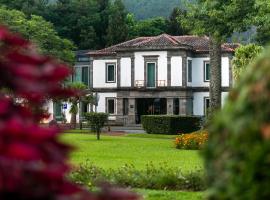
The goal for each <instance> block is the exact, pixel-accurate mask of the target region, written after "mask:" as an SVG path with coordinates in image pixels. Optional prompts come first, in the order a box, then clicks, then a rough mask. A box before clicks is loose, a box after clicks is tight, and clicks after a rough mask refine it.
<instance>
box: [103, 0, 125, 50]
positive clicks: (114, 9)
mask: <svg viewBox="0 0 270 200" xmlns="http://www.w3.org/2000/svg"><path fill="white" fill-rule="evenodd" d="M126 17H127V12H126V10H125V6H124V4H123V2H122V0H115V1H114V3H113V4H112V5H111V6H110V12H109V25H108V31H107V32H108V34H107V45H108V46H110V45H114V44H118V43H121V42H123V41H125V40H126V39H127V36H128V26H127V24H126Z"/></svg>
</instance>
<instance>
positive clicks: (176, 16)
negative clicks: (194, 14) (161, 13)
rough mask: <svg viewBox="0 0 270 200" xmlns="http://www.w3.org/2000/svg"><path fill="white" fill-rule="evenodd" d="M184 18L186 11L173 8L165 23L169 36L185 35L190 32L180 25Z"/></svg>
mask: <svg viewBox="0 0 270 200" xmlns="http://www.w3.org/2000/svg"><path fill="white" fill-rule="evenodd" d="M186 17H187V11H185V10H181V9H180V8H174V9H173V11H172V13H171V15H170V17H169V20H168V22H167V23H168V31H167V33H168V34H170V35H187V34H188V33H189V31H190V30H189V29H187V28H186V27H183V25H182V24H183V23H182V20H185V18H186Z"/></svg>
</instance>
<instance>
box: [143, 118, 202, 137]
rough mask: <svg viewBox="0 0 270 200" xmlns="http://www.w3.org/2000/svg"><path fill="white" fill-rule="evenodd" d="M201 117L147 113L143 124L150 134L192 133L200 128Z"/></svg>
mask: <svg viewBox="0 0 270 200" xmlns="http://www.w3.org/2000/svg"><path fill="white" fill-rule="evenodd" d="M200 122H201V119H200V118H199V117H191V116H190V117H182V116H178V115H171V116H170V115H145V116H142V126H143V128H144V130H145V131H146V132H147V133H149V134H167V135H169V134H177V133H190V132H193V131H197V130H199V129H200V128H201V127H200V125H201V124H200Z"/></svg>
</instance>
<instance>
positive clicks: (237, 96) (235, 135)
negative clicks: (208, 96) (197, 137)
mask: <svg viewBox="0 0 270 200" xmlns="http://www.w3.org/2000/svg"><path fill="white" fill-rule="evenodd" d="M208 130H209V142H208V144H207V145H206V148H205V152H204V156H205V159H206V160H205V164H206V170H207V181H208V185H209V187H210V189H209V199H214V200H215V199H218V200H228V199H237V200H254V199H270V190H269V187H270V170H269V166H270V159H269V158H270V157H269V156H270V49H268V51H266V52H264V54H263V55H262V56H261V57H260V58H259V59H257V61H256V62H255V63H254V64H252V65H251V66H249V67H248V68H247V71H246V73H245V74H244V75H243V77H242V78H241V79H240V80H239V82H238V83H237V84H236V86H235V88H234V89H233V90H232V91H231V92H230V94H229V97H228V99H227V102H226V104H225V106H224V108H223V110H222V111H221V112H220V113H218V114H216V115H215V116H214V117H213V120H212V122H211V123H210V126H209V129H208Z"/></svg>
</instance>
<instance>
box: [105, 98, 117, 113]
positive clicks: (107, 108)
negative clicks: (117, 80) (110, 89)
mask: <svg viewBox="0 0 270 200" xmlns="http://www.w3.org/2000/svg"><path fill="white" fill-rule="evenodd" d="M110 100H113V102H114V103H113V105H114V113H109V101H110ZM106 110H107V113H108V114H109V115H115V114H116V98H113V97H108V98H106Z"/></svg>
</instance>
